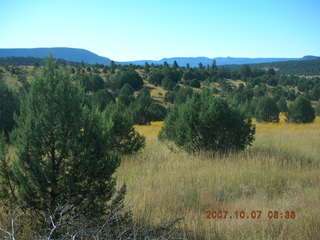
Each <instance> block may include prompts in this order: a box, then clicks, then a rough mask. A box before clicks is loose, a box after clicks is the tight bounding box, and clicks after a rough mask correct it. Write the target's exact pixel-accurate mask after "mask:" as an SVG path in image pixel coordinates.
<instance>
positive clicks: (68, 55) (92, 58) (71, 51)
mask: <svg viewBox="0 0 320 240" xmlns="http://www.w3.org/2000/svg"><path fill="white" fill-rule="evenodd" d="M50 53H51V54H52V55H53V57H55V58H57V59H64V60H66V61H71V62H84V63H87V64H96V63H98V64H104V65H110V64H111V61H112V60H111V59H109V58H107V57H102V56H99V55H97V54H95V53H93V52H90V51H88V50H85V49H80V48H68V47H55V48H0V58H5V57H34V58H46V57H47V56H48V55H49V54H50ZM316 59H319V57H316V56H304V57H302V58H237V57H216V58H208V57H172V58H162V59H160V60H137V61H126V62H116V63H117V64H122V65H127V64H134V65H144V64H145V63H146V62H147V63H149V64H163V63H164V62H167V63H168V64H170V65H171V64H173V63H174V61H176V62H177V63H178V65H179V66H182V67H185V66H186V65H187V64H189V65H190V67H197V66H198V65H199V63H202V64H203V65H205V66H206V65H211V64H212V62H213V60H215V61H216V64H217V65H219V66H221V65H241V64H260V63H272V62H287V61H296V60H316Z"/></svg>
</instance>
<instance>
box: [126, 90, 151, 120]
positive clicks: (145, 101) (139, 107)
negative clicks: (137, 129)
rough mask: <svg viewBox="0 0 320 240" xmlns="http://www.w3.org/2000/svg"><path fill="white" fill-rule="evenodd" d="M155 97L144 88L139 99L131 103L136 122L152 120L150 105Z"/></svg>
mask: <svg viewBox="0 0 320 240" xmlns="http://www.w3.org/2000/svg"><path fill="white" fill-rule="evenodd" d="M152 103H153V99H152V98H151V96H150V92H149V91H148V90H147V89H142V90H141V92H140V93H139V95H138V96H137V99H136V100H135V101H134V103H133V104H132V105H131V111H132V116H133V121H134V123H135V124H148V123H150V121H152V115H151V112H150V106H151V105H152Z"/></svg>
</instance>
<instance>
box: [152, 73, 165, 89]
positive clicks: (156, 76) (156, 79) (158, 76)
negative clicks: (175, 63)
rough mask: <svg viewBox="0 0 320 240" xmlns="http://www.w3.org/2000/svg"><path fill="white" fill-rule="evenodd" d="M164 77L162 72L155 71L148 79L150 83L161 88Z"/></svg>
mask: <svg viewBox="0 0 320 240" xmlns="http://www.w3.org/2000/svg"><path fill="white" fill-rule="evenodd" d="M163 77H164V76H163V74H162V72H161V71H160V70H153V71H152V72H151V73H150V75H149V77H148V82H149V83H151V84H154V85H156V86H159V85H160V84H161V81H162V79H163Z"/></svg>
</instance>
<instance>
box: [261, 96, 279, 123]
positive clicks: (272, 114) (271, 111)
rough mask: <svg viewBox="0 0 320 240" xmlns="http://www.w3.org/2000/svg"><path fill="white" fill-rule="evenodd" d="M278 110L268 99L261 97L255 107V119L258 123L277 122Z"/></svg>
mask: <svg viewBox="0 0 320 240" xmlns="http://www.w3.org/2000/svg"><path fill="white" fill-rule="evenodd" d="M279 113H280V111H279V108H278V106H277V104H276V102H275V101H274V100H273V99H272V98H270V97H263V98H261V99H260V100H259V102H258V104H257V107H256V114H255V115H256V118H257V121H259V122H279Z"/></svg>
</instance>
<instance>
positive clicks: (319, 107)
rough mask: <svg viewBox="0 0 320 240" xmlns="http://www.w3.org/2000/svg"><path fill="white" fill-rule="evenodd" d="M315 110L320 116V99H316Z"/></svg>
mask: <svg viewBox="0 0 320 240" xmlns="http://www.w3.org/2000/svg"><path fill="white" fill-rule="evenodd" d="M315 112H316V115H317V116H320V101H318V102H317V104H316V107H315Z"/></svg>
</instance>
